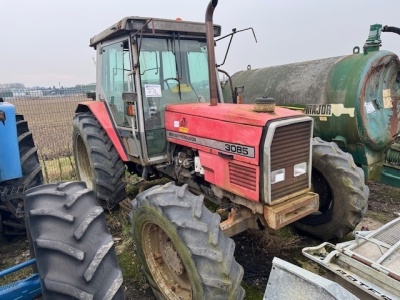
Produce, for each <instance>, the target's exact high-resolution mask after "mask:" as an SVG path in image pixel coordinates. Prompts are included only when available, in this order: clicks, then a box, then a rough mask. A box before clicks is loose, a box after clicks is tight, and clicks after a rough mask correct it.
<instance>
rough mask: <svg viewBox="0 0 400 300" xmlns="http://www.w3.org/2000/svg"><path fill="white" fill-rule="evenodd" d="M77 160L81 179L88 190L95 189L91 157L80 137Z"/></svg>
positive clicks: (77, 141) (77, 145) (77, 146)
mask: <svg viewBox="0 0 400 300" xmlns="http://www.w3.org/2000/svg"><path fill="white" fill-rule="evenodd" d="M76 152H77V153H76V154H77V155H76V158H77V166H76V168H77V169H78V174H79V179H80V180H82V181H84V182H85V183H86V185H87V187H88V188H90V189H93V182H92V170H91V167H90V160H89V156H88V154H87V151H86V146H85V144H84V142H83V140H82V137H81V136H80V135H78V136H77V137H76Z"/></svg>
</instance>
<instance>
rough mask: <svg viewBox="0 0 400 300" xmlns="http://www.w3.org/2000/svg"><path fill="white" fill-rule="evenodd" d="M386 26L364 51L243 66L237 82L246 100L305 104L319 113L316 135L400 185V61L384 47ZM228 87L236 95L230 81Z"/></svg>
mask: <svg viewBox="0 0 400 300" xmlns="http://www.w3.org/2000/svg"><path fill="white" fill-rule="evenodd" d="M381 28H382V26H381V25H378V24H375V25H372V26H371V30H370V36H369V37H368V40H367V42H366V44H365V45H364V47H363V50H364V51H363V53H361V52H360V51H359V48H358V47H355V48H354V49H353V54H351V55H346V56H340V57H332V58H326V59H319V60H313V61H307V62H300V63H294V64H288V65H281V66H273V67H268V68H261V69H255V70H245V71H240V72H237V73H236V74H234V75H233V76H232V78H231V82H232V87H241V86H244V90H243V93H242V94H241V95H240V97H241V98H242V99H243V102H244V103H253V102H254V101H255V99H256V98H260V97H273V98H275V99H276V103H277V105H280V106H287V107H292V108H294V109H301V110H303V111H304V113H305V114H307V115H310V116H313V117H314V121H315V122H314V135H315V136H318V137H320V138H322V139H324V140H326V141H334V142H336V143H337V144H338V145H339V146H340V147H341V148H342V149H343V150H345V151H347V152H349V153H351V154H352V155H353V158H354V161H355V162H356V163H357V164H358V165H359V166H362V167H363V169H364V171H365V173H366V177H367V178H368V179H375V180H379V181H383V182H385V183H387V184H391V185H394V186H400V147H398V145H397V143H395V138H396V135H397V133H398V132H399V100H400V61H399V58H398V56H397V55H396V54H394V53H392V52H390V51H381V50H379V47H380V45H381V41H380V33H381ZM223 93H224V98H225V101H228V102H229V101H232V100H231V99H232V89H231V85H230V83H229V81H228V82H226V84H225V85H224V87H223Z"/></svg>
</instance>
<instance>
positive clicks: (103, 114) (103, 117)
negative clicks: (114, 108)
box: [75, 101, 129, 162]
mask: <svg viewBox="0 0 400 300" xmlns="http://www.w3.org/2000/svg"><path fill="white" fill-rule="evenodd" d="M86 111H91V112H92V113H93V115H94V116H95V118H96V120H97V121H98V122H99V123H100V125H101V127H103V128H104V130H105V131H106V133H107V135H108V137H109V138H110V140H111V142H112V143H113V145H114V147H115V149H116V150H117V152H118V154H119V157H120V158H121V160H123V161H124V162H127V161H129V159H128V155H127V154H126V151H125V149H124V147H123V145H122V143H121V140H120V139H119V136H118V134H117V131H116V130H115V127H114V123H113V121H112V119H111V116H110V113H109V111H108V108H107V106H106V104H105V103H104V102H101V101H85V102H81V103H79V104H78V107H77V108H76V110H75V113H80V112H86Z"/></svg>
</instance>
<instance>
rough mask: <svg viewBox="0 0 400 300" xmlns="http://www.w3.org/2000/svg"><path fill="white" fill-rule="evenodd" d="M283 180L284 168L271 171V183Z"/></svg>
mask: <svg viewBox="0 0 400 300" xmlns="http://www.w3.org/2000/svg"><path fill="white" fill-rule="evenodd" d="M284 180H285V169H279V170H275V171H272V172H271V184H274V183H277V182H281V181H284Z"/></svg>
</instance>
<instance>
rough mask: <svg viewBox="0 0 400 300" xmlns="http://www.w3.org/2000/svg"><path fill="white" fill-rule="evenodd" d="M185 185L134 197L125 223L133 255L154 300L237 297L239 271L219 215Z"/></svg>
mask: <svg viewBox="0 0 400 300" xmlns="http://www.w3.org/2000/svg"><path fill="white" fill-rule="evenodd" d="M203 200H204V197H203V196H196V195H193V194H192V193H191V192H189V190H188V186H187V185H184V186H182V187H178V186H175V185H174V184H173V183H168V184H166V185H164V186H155V187H153V188H151V189H149V190H147V191H145V192H143V193H140V194H139V195H138V196H137V197H136V198H135V199H134V200H133V201H132V203H131V205H132V211H131V213H130V219H131V223H132V227H133V238H134V240H135V244H136V247H137V248H136V249H137V253H138V256H139V257H140V258H141V260H142V261H143V267H144V272H145V274H146V276H147V278H148V281H149V283H150V285H151V287H152V289H153V292H154V294H155V296H156V297H157V298H158V299H242V298H243V297H244V290H243V288H242V287H241V286H240V284H241V281H242V277H243V268H242V267H241V266H240V265H239V264H238V263H237V262H236V260H235V259H234V257H233V254H234V250H235V243H234V242H233V240H232V239H230V238H228V237H226V236H225V235H224V234H223V232H222V231H221V229H220V227H219V223H220V217H219V215H217V214H213V213H211V212H210V211H209V210H208V209H207V208H206V207H205V206H204V205H203Z"/></svg>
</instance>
